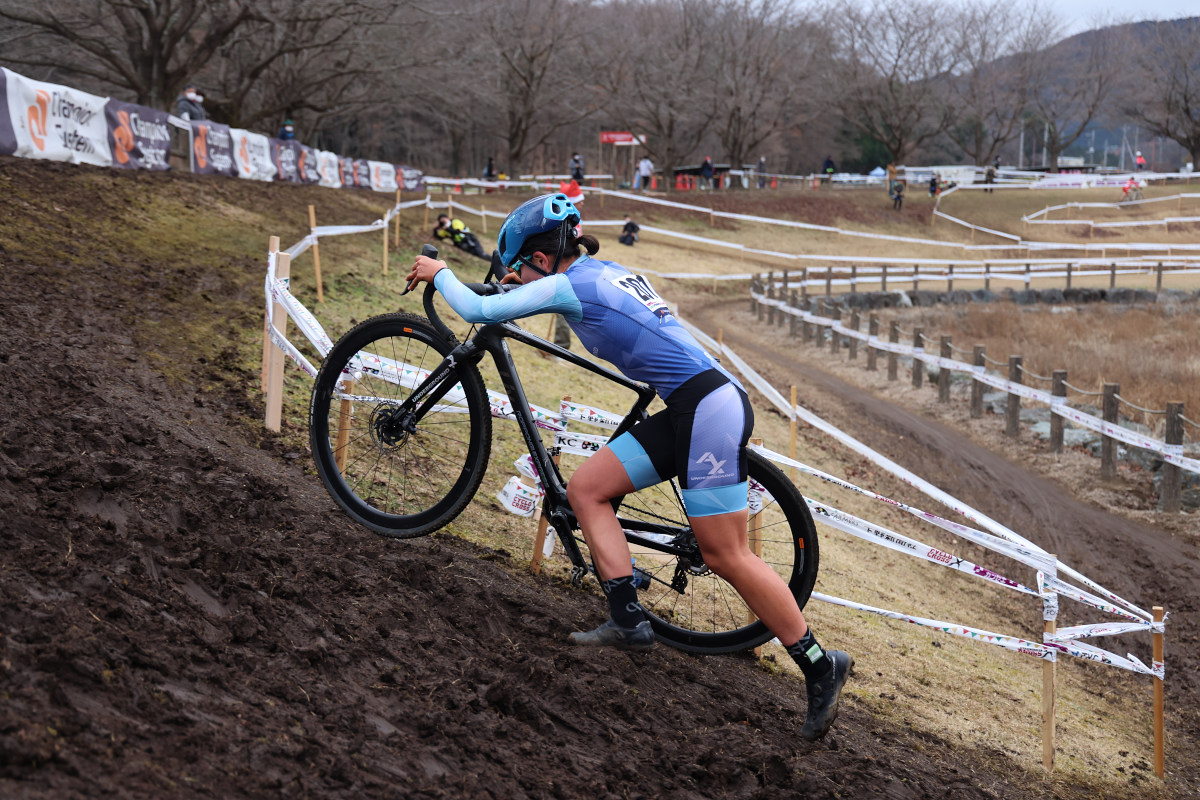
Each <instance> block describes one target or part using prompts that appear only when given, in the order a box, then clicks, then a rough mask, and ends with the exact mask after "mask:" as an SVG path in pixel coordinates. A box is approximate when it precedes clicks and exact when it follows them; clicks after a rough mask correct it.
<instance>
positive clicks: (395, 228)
mask: <svg viewBox="0 0 1200 800" xmlns="http://www.w3.org/2000/svg"><path fill="white" fill-rule="evenodd" d="M400 191H401V190H400V189H397V190H396V213H395V214H393V215H392V222H393V223H394V224H393V225H392V247H394V248H396V249H397V250H399V249H400ZM480 205H483V204H482V203H480ZM483 232H484V233H487V226H486V225H484V228H483Z"/></svg>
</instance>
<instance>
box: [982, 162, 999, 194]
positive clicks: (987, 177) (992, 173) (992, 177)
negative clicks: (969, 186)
mask: <svg viewBox="0 0 1200 800" xmlns="http://www.w3.org/2000/svg"><path fill="white" fill-rule="evenodd" d="M983 182H984V183H985V184H987V188H986V189H984V191H985V192H987V193H988V194H991V193H992V184H993V183H995V182H996V168H995V167H994V166H993V165H991V164H988V168H987V171H986V172H985V173H984V174H983Z"/></svg>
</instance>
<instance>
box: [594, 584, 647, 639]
mask: <svg viewBox="0 0 1200 800" xmlns="http://www.w3.org/2000/svg"><path fill="white" fill-rule="evenodd" d="M601 585H602V586H603V587H604V594H606V595H608V613H609V614H611V615H612V619H613V622H615V623H617V624H618V625H620V626H621V627H622V628H633V627H636V626H637V624H638V623H639V622H641V621H642V620H644V619H645V618H646V615H645V613H643V611H642V607H641V606H640V605H638V601H637V589H635V588H633V576H632V575H626V576H624V577H621V578H613V579H612V580H611V581H604V582H603V583H602V584H601Z"/></svg>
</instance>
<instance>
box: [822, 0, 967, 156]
mask: <svg viewBox="0 0 1200 800" xmlns="http://www.w3.org/2000/svg"><path fill="white" fill-rule="evenodd" d="M949 24H950V12H948V11H947V10H946V8H945V7H944V6H943V5H942V4H940V3H937V2H934V0H912V1H911V2H905V3H896V2H894V1H893V0H870V2H869V3H867V4H865V5H860V4H848V5H846V6H845V8H844V9H843V11H842V13H841V14H840V15H837V17H836V27H835V30H836V33H837V45H838V47H837V53H838V58H839V60H838V61H837V62H835V65H834V68H833V70H834V71H833V74H832V75H831V76H830V81H829V82H830V84H831V85H833V86H834V87H836V91H835V92H833V93H832V95H831V102H833V103H834V104H835V106H836V107H837V108H838V109H839V110H840V111H841V112H842V114H843V115H844V116H845V118H846V120H847V122H849V124H850V125H851V126H853V127H854V128H856V129H858V130H859V131H861V132H862V133H863V134H864V135H866V136H867V137H869V138H871V139H873V140H875V141H877V142H879V143H880V144H882V145H883V146H884V147H885V148H887V151H888V154H889V155H890V157H891V159H892V160H893V161H894V162H896V163H897V164H900V163H903V162H904V159H905V158H906V157H907V156H908V155H909V154H911V153H912V152H913V151H914V150H915V149H916V148H917V147H919V146H920V145H921V143H923V142H925V141H926V140H928V139H930V138H932V137H934V136H936V135H937V134H939V133H941V132H942V131H943V130H945V128H946V126H947V124H948V123H949V112H950V109H949V107H948V105H947V104H946V102H945V101H944V97H943V93H944V84H943V82H941V81H939V80H937V79H938V78H941V77H944V76H945V75H947V74H948V73H950V72H951V71H952V69H953V68H954V67H955V64H956V53H955V49H954V48H953V47H950V46H948V45H947V42H946V41H945V39H944V31H945V30H946V29H947V28H948V26H949Z"/></svg>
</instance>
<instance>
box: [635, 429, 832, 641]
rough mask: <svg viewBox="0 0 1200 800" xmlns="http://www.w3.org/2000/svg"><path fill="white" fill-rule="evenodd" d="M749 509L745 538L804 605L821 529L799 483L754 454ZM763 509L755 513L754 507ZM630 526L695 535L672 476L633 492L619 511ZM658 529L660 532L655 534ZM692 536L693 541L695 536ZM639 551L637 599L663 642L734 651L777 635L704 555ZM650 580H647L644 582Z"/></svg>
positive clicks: (667, 535)
mask: <svg viewBox="0 0 1200 800" xmlns="http://www.w3.org/2000/svg"><path fill="white" fill-rule="evenodd" d="M748 467H749V470H748V471H749V478H750V488H749V491H750V494H751V496H750V507H751V514H750V517H749V521H748V525H747V531H746V538H747V543H748V544H749V546H750V549H751V550H752V551H753V552H755V553H757V554H758V555H760V556H761V557H762V559H763V561H765V562H766V563H767V564H768V565H769V566H770V567H771V568H772V569H774V570H775V571H776V572H777V573H778V574H779V576H780V577H781V578H782V579H783V581H784V583H786V584H787V585H788V588H789V589H790V590H791V592H792V596H793V597H795V598H796V604H797V605H799V606H800V608H804V605H805V604H806V603H807V602H808V598H809V595H811V594H812V590H813V586H814V584H815V583H816V580H817V563H818V551H817V530H816V527H815V526H814V525H813V519H812V514H810V513H809V511H808V505H807V504H806V503H805V502H804V498H803V497H801V496H800V492H799V491H798V490H797V489H796V487H795V485H794V484H793V483H792V482H791V481H790V480H788V477H787V476H786V475H784V474H783V472H781V471H780V470H779V468H778V467H776V466H775V465H774V464H772V463H771V462H769V461H767V460H766V459H765V458H763V457H762V456H760V455H758V454H757V453H754V452H751V453H749V454H748ZM758 506H761V509H760V510H758V511H757V513H754V512H755V509H756V507H758ZM617 515H618V517H619V518H621V519H622V521H623V524H624V525H625V527H626V528H634V527H636V528H638V529H640V530H641V531H642V535H646V534H647V533H649V534H650V535H651V536H652V537H654V538H659V537H661V540H662V541H663V542H664V543H666V542H668V541H671V540H673V541H674V542H675V543H680V542H683V541H685V540H687V539H688V537H690V536H691V533H690V527H689V525H688V520H687V515H686V514H685V513H684V509H683V504H682V502H681V498H680V497H679V494H678V489H677V487H676V484H675V482H674V481H668V482H665V483H660V484H658V485H656V486H652V487H649V488H647V489H643V490H641V491H639V492H635V493H633V494H631V495H628V496H627V497H626V498H625V499H624V501H623V502H622V504H621V506H620V508H618V510H617ZM655 531H657V533H656V532H655ZM692 541H693V542H694V539H692ZM632 549H633V557H634V564H635V567H636V570H637V571H636V572H635V573H634V575H635V578H636V579H638V580H639V582H640V583H642V584H643V586H642V587H641V589H640V590H639V592H638V598H639V600H640V601H641V603H642V605H643V606H644V607H645V608H646V610H647V611H648V612H649V614H650V622H651V624H652V625H653V626H654V632H655V634H657V636H658V638H659V639H660V640H662V641H663V642H665V643H667V644H669V645H671V646H673V647H678V648H679V649H681V650H686V651H689V652H693V653H731V652H736V651H740V650H747V649H749V648H752V647H757V646H758V645H760V644H763V643H764V642H767V641H770V639H771V638H772V637H773V636H774V634H772V633H771V631H770V630H768V629H767V626H766V625H764V624H763V623H762V622H761V621H759V620H758V619H757V618H756V617H755V616H754V613H753V612H752V611H750V608H749V606H747V605H746V603H745V602H744V601H743V600H742V598H741V595H739V594H738V593H737V590H735V589H734V588H733V586H732V585H731V584H729V583H728V582H727V581H725V580H724V579H723V578H721V577H719V576H717V575H716V573H714V572H713V571H712V570H710V569H709V568H708V567H707V566H706V565H705V564H704V563H703V561H702V560H701V561H700V562H693V561H692V560H691V559H687V558H681V557H677V556H671V555H667V554H664V553H661V552H658V551H655V550H651V549H649V548H646V547H642V548H639V547H637V546H636V545H635V546H634V547H633V548H632ZM646 584H648V585H646Z"/></svg>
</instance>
